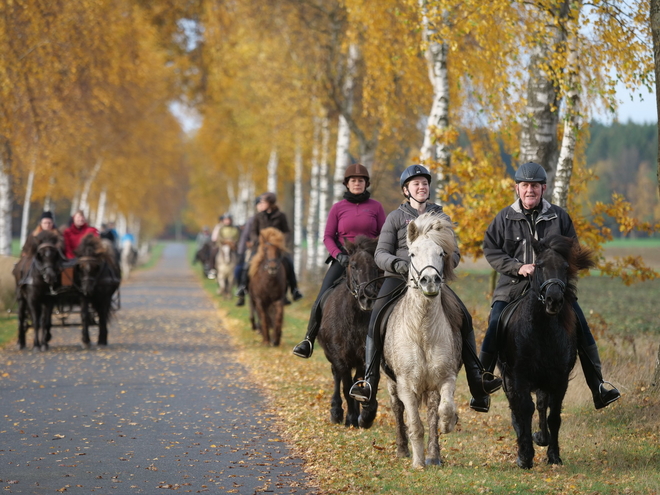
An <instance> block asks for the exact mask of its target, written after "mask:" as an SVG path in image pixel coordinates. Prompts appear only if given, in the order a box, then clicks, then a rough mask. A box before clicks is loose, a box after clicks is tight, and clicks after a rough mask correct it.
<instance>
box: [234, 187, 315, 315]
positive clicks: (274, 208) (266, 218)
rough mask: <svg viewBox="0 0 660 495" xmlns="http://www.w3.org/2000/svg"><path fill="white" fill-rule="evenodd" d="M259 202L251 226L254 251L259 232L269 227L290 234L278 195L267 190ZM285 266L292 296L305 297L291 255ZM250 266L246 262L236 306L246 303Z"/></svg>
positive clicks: (288, 256) (253, 250) (284, 262)
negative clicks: (259, 206)
mask: <svg viewBox="0 0 660 495" xmlns="http://www.w3.org/2000/svg"><path fill="white" fill-rule="evenodd" d="M259 198H260V199H259V202H260V203H261V204H262V205H261V208H260V211H259V213H257V214H256V215H255V216H254V220H253V221H252V227H251V228H250V237H249V239H250V240H249V242H250V243H251V245H252V248H251V249H252V253H254V252H256V250H257V246H258V243H259V233H260V232H261V231H262V230H263V229H265V228H267V227H275V228H276V229H278V230H280V231H281V232H282V233H283V234H285V235H287V234H290V232H291V231H290V230H289V223H288V222H287V219H286V215H285V214H284V212H283V211H282V210H280V209H279V207H278V205H277V196H276V195H275V193H272V192H265V193H263V194H262V195H261V196H260V197H259ZM283 264H284V268H285V269H286V278H287V283H288V286H289V288H290V289H291V296H292V297H293V300H294V301H298V300H299V299H301V298H302V297H303V295H302V294H301V292H300V291H299V290H298V281H297V279H296V274H295V272H294V270H293V260H292V259H291V256H290V255H288V254H287V255H285V256H284V258H283ZM248 268H249V263H247V262H246V263H245V266H244V267H243V271H242V273H241V278H240V285H239V287H238V290H237V292H236V295H237V296H238V301H237V302H236V306H244V305H245V294H246V293H247V284H248Z"/></svg>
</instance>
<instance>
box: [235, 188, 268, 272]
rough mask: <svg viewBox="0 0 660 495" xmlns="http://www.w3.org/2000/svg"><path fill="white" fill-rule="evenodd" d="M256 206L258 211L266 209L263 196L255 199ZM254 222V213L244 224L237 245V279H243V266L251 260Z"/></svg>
mask: <svg viewBox="0 0 660 495" xmlns="http://www.w3.org/2000/svg"><path fill="white" fill-rule="evenodd" d="M254 207H255V208H256V210H257V213H259V212H261V211H264V210H265V209H266V203H262V202H261V197H260V196H257V198H256V199H255V201H254ZM253 222H254V215H252V216H251V217H249V218H248V219H247V220H246V221H245V225H243V230H241V236H240V237H239V239H238V245H237V247H236V254H237V255H238V262H237V263H236V268H235V270H234V278H235V279H236V280H241V274H242V273H243V268H244V267H247V266H248V263H249V262H250V253H251V248H252V243H251V242H250V232H251V231H252V223H253Z"/></svg>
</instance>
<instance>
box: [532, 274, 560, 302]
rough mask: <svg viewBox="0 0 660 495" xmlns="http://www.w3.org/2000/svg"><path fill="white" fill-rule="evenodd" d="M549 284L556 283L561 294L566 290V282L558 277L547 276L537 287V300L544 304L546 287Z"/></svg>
mask: <svg viewBox="0 0 660 495" xmlns="http://www.w3.org/2000/svg"><path fill="white" fill-rule="evenodd" d="M551 285H558V286H559V290H560V291H561V294H562V296H563V295H564V291H565V290H566V284H565V283H564V282H563V281H562V280H560V279H558V278H549V279H548V280H546V281H545V282H543V283H542V284H541V287H540V288H539V297H538V299H539V301H541V304H545V292H546V291H547V290H548V287H550V286H551Z"/></svg>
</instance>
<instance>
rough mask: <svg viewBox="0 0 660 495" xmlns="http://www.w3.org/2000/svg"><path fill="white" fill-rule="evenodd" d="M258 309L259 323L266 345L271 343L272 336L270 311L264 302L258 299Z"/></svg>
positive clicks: (262, 340) (263, 341) (256, 304)
mask: <svg viewBox="0 0 660 495" xmlns="http://www.w3.org/2000/svg"><path fill="white" fill-rule="evenodd" d="M255 306H256V309H257V316H258V317H259V324H260V325H261V342H262V343H263V344H264V345H269V344H270V337H269V335H268V311H266V308H264V303H263V302H261V301H258V302H257V303H255Z"/></svg>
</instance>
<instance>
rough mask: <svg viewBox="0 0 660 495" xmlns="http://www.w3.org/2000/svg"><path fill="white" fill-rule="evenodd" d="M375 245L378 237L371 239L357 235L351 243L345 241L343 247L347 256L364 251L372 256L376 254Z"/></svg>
mask: <svg viewBox="0 0 660 495" xmlns="http://www.w3.org/2000/svg"><path fill="white" fill-rule="evenodd" d="M377 245H378V237H376V238H372V237H367V236H366V235H358V236H356V237H355V239H353V242H351V241H346V244H344V247H345V248H346V251H347V252H348V255H349V256H350V255H352V254H353V253H356V252H358V251H366V252H367V253H369V254H370V255H372V256H373V255H374V254H375V253H376V246H377Z"/></svg>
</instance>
